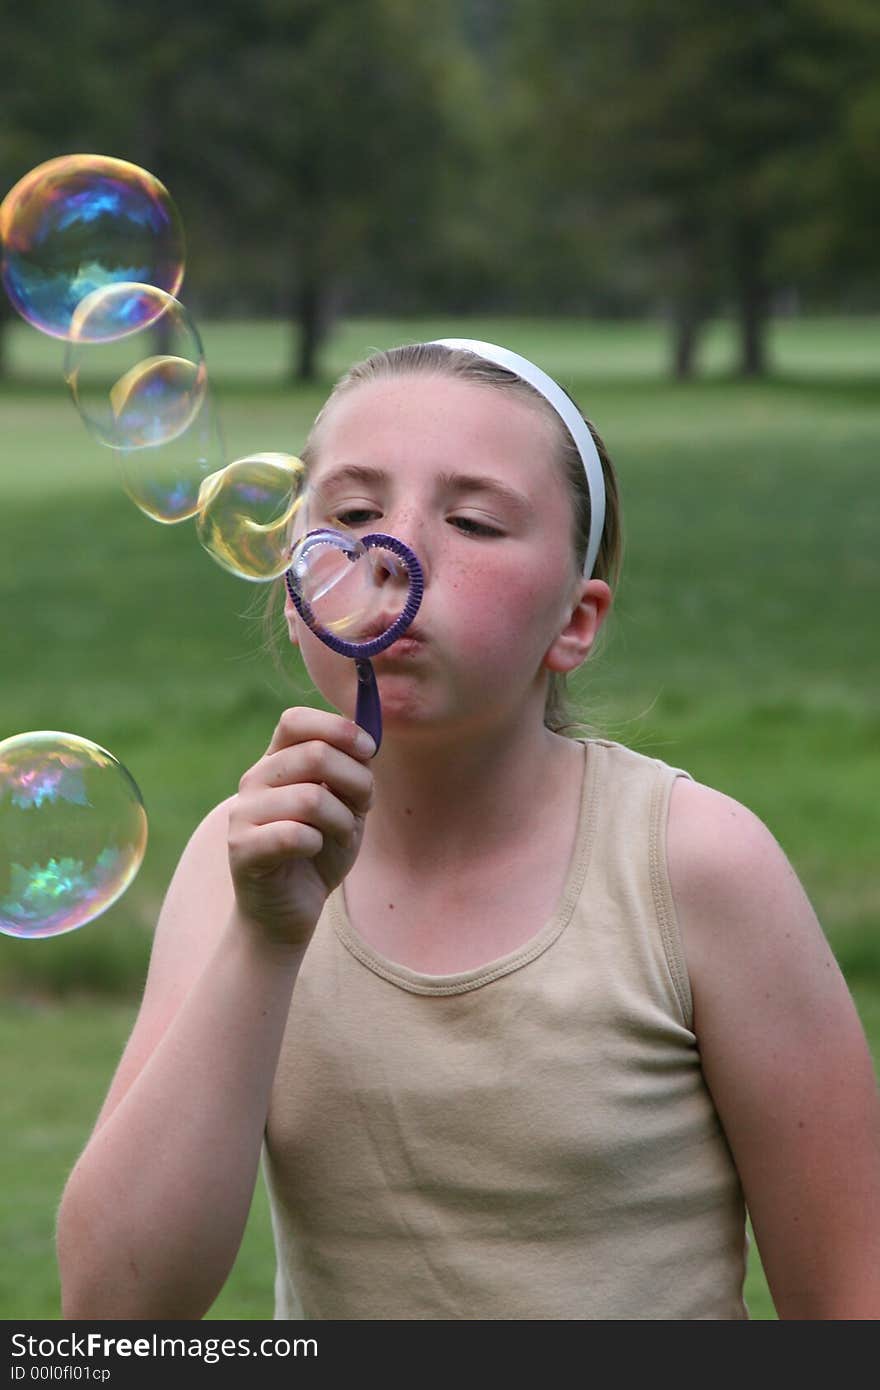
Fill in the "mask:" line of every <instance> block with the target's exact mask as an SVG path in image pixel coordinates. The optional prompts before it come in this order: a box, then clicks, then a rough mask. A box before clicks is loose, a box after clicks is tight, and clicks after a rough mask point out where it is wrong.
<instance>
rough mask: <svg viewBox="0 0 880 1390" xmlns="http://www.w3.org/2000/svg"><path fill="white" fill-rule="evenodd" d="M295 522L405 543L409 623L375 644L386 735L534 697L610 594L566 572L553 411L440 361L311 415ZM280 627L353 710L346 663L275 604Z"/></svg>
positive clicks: (361, 388)
mask: <svg viewBox="0 0 880 1390" xmlns="http://www.w3.org/2000/svg"><path fill="white" fill-rule="evenodd" d="M314 445H315V463H314V465H313V467H312V470H311V473H310V479H309V510H308V525H309V528H310V529H312V528H314V527H317V526H334V527H337V528H339V529H341V530H345V531H350V532H353V533H354V534H355V535H359V534H360V535H365V534H367V533H368V532H370V531H384V532H388V533H390V534H391V535H394V536H398V537H399V538H400V539H401V540H403V541H405V542H406V544H407V545H409V546H410V547H411V548H412V549H413V550H414V551H415V553H416V555H417V556H418V557H419V560H420V561H421V564H422V568H423V570H424V576H425V593H424V598H423V600H422V605H421V608H420V609H419V612H418V614H417V615H416V619H415V622H414V624H413V626H412V628H410V629H409V631H408V632H407V633H406V634H405V636H404V637H403V638H402V639H400V640H399V641H398V642H395V643H394V645H393V646H391V647H389V648H388V649H387V650H386V651H385V652H383V653H381V654H380V655H379V656H377V657H374V658H373V667H374V670H375V673H376V679H377V682H378V685H379V693H380V697H381V701H382V716H383V723H384V728H385V732H386V736H392V735H394V734H397V735H400V736H403V735H404V734H406V733H415V732H416V731H417V730H421V731H422V732H424V731H426V730H427V729H428V728H429V727H430V728H435V729H438V730H439V729H440V728H441V727H443V728H445V729H446V730H448V731H453V730H454V731H456V732H458V733H462V732H464V733H466V732H469V731H470V732H478V731H479V730H481V729H487V728H489V727H491V726H497V725H498V724H499V721H501V722H505V721H514V720H518V719H520V718H521V717H522V716H523V714H524V712H525V711H526V710H531V709H534V710H535V712H536V713H537V717H538V722H539V723H542V722H543V710H544V697H545V684H546V674H545V673H546V672H547V671H550V670H553V671H567V670H573V669H574V668H575V667H576V666H578V665H579V664H580V663H581V662H582V661H583V659H584V657H585V656H586V654H587V652H588V651H589V648H590V645H591V644H592V641H593V638H594V637H595V634H596V632H597V631H598V628H599V626H600V625H601V621H602V618H603V617H604V615H605V612H606V610H607V606H608V601H609V600H610V591H609V590H608V586H607V585H606V584H604V583H603V582H602V581H601V580H591V581H589V583H588V582H587V581H585V580H584V579H583V578H582V577H581V576H580V575H579V573H578V570H577V565H576V560H575V556H574V550H573V545H572V540H571V537H572V527H573V504H572V500H571V498H570V495H569V492H568V487H567V484H566V482H565V479H564V477H563V476H562V470H561V468H560V466H559V464H558V463H557V462H556V460H555V457H554V455H555V448H556V440H555V435H554V427H553V422H552V421H550V420H548V419H547V418H545V416H544V414H543V412H542V411H541V410H540V408H537V407H533V406H532V405H530V404H529V402H528V401H527V400H524V399H522V398H521V397H519V396H516V395H514V394H512V393H510V392H502V391H499V390H497V389H496V388H493V387H491V386H483V385H481V384H479V383H475V382H469V381H462V380H458V379H454V378H450V377H446V376H440V375H432V376H429V375H416V374H410V375H406V376H401V377H386V378H380V379H378V380H376V381H372V382H366V383H361V384H360V385H358V386H355V387H352V388H351V389H350V390H348V391H347V392H345V393H344V394H342V395H341V396H340V397H339V398H338V400H336V401H335V402H334V403H333V405H332V406H331V407H330V408H329V409H328V411H327V413H326V415H325V417H324V418H323V419H322V421H321V423H320V425H319V427H318V431H317V438H316V440H315V441H314ZM287 617H288V623H289V625H290V632H291V638H292V639H293V640H294V641H295V642H297V643H298V644H299V645H300V647H301V649H302V653H303V658H304V660H305V663H306V666H307V669H308V671H309V674H310V676H311V677H312V679H313V680H314V682H315V684H316V685H317V687H318V689H319V690H320V691H321V692H322V694H323V695H324V696H325V698H326V699H327V700H329V701H330V703H331V704H333V705H334V706H335V707H336V708H337V709H339V710H341V711H342V712H343V713H345V714H346V715H347V716H349V717H353V712H354V704H355V694H356V680H355V673H354V667H353V664H352V662H351V661H350V660H349V659H348V658H346V657H341V656H338V655H336V654H335V653H334V652H331V651H330V650H329V649H328V648H327V647H325V646H324V644H323V643H322V642H321V641H319V639H318V638H317V637H315V636H314V634H313V633H311V632H310V631H309V630H308V628H307V627H306V626H305V625H304V624H303V623H302V622H301V620H300V619H299V617H298V616H297V614H296V612H295V610H294V609H293V607H292V605H290V604H289V603H288V608H287Z"/></svg>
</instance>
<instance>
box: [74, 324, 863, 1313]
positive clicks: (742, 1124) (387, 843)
mask: <svg viewBox="0 0 880 1390" xmlns="http://www.w3.org/2000/svg"><path fill="white" fill-rule="evenodd" d="M306 463H307V466H308V470H309V480H310V481H309V525H310V526H321V525H325V526H334V527H339V528H343V529H345V530H348V531H354V532H356V533H358V532H360V533H363V532H364V531H365V530H382V531H386V532H391V533H393V534H395V535H397V536H399V537H400V538H401V539H402V540H404V541H405V542H406V543H407V544H408V545H410V546H411V547H412V549H413V550H414V551H415V552H416V554H417V555H418V557H419V559H420V560H421V563H422V566H423V569H424V574H425V595H424V599H423V602H422V606H421V609H420V610H419V613H418V615H417V619H416V623H415V626H414V628H413V629H411V630H410V632H409V633H408V634H407V638H406V639H405V640H403V641H400V642H398V643H395V644H394V645H393V646H392V647H390V648H389V649H388V650H387V651H386V652H385V653H384V654H382V655H381V656H379V657H377V658H375V660H374V666H375V670H376V675H377V679H378V683H379V689H380V693H381V700H382V710H383V718H384V728H385V733H384V741H383V744H382V747H381V750H380V752H379V753H378V754H377V755H376V756H375V758H374V757H373V754H374V747H373V745H372V743H371V741H370V739H369V738H368V737H366V736H365V735H364V734H363V733H362V732H361V731H360V730H359V729H358V728H357V726H356V725H355V724H354V723H353V722H352V715H353V709H354V696H355V680H354V675H353V670H352V665H351V662H350V661H348V660H347V659H345V658H342V657H339V656H337V655H335V654H334V653H333V652H331V651H329V650H327V649H326V648H325V647H324V646H323V645H322V644H321V643H320V642H319V641H318V639H317V638H315V637H314V636H313V635H312V634H311V633H310V632H309V631H308V630H307V629H306V628H305V627H304V626H303V625H302V624H301V623H300V621H299V619H298V617H297V615H296V613H295V612H294V611H293V610H292V609H291V608H290V607H288V610H287V623H288V627H289V632H290V638H291V641H293V642H295V643H298V644H299V645H300V647H301V649H302V654H303V657H304V660H305V663H306V666H307V668H308V670H309V672H310V674H311V676H312V678H313V679H314V681H315V683H316V685H317V686H318V688H319V689H320V690H321V692H322V693H323V695H324V696H325V697H326V699H327V700H328V702H329V703H331V704H332V705H333V706H334V707H335V708H336V709H337V710H339V711H341V713H339V714H335V713H329V712H327V711H324V710H320V709H310V708H296V709H289V710H287V711H286V712H285V713H284V714H283V715H282V717H281V719H280V721H279V724H278V727H277V728H276V730H275V733H274V735H273V737H272V740H271V743H270V744H269V747H268V750H267V752H266V754H265V756H264V757H263V758H262V759H261V760H260V761H259V762H258V763H257V765H256V766H255V767H253V768H251V769H250V771H248V772H247V773H246V774H245V776H244V777H243V778H242V780H241V784H240V787H239V791H238V794H237V795H236V796H234V797H232V798H230V799H229V800H228V801H226V802H224V803H223V804H222V805H221V806H219V807H217V808H216V809H215V810H214V811H212V812H211V814H210V815H208V816H207V818H206V819H205V821H204V822H203V823H202V825H201V826H200V827H199V828H198V830H197V831H196V832H195V834H194V836H193V838H192V840H191V841H190V844H189V845H188V846H187V849H186V851H185V853H184V855H183V857H182V859H181V862H180V865H179V867H178V869H177V872H176V874H175V876H174V879H173V881H172V884H171V886H170V889H169V892H168V895H167V899H166V902H165V905H164V907H163V910H162V915H161V918H160V921H159V925H158V928H157V932H156V937H155V944H154V950H153V956H152V960H151V965H150V971H149V978H148V981H147V986H146V990H145V994H144V999H143V1004H142V1007H141V1010H140V1014H139V1017H138V1020H137V1023H136V1025H135V1027H134V1030H133V1033H132V1036H131V1039H130V1041H129V1043H128V1046H127V1048H126V1051H125V1053H124V1056H123V1058H122V1061H121V1063H120V1065H119V1068H118V1071H117V1074H116V1076H115V1078H114V1080H113V1083H112V1086H111V1088H110V1091H109V1094H108V1096H107V1099H106V1101H105V1104H104V1106H103V1109H102V1111H101V1114H100V1116H99V1118H98V1122H97V1125H96V1127H95V1131H94V1133H93V1135H92V1137H91V1139H90V1141H89V1143H88V1145H87V1147H86V1149H85V1151H84V1153H83V1155H82V1157H81V1158H80V1160H79V1162H78V1164H77V1165H76V1167H75V1169H74V1171H73V1173H72V1175H71V1177H70V1180H69V1182H68V1184H67V1188H66V1191H65V1194H64V1197H63V1201H62V1205H61V1210H60V1215H59V1223H58V1248H59V1259H60V1266H61V1274H62V1286H63V1297H64V1311H65V1315H66V1316H67V1317H72V1318H79V1319H82V1318H96V1317H99V1318H100V1317H111V1318H151V1319H162V1318H199V1317H201V1316H202V1315H203V1314H204V1313H205V1312H206V1311H207V1309H208V1308H209V1307H210V1305H211V1303H212V1302H213V1300H214V1299H215V1298H216V1296H217V1294H218V1292H219V1290H220V1289H221V1287H222V1286H223V1283H224V1281H225V1279H226V1277H227V1275H228V1273H229V1270H230V1268H231V1266H232V1264H233V1261H234V1259H235V1255H236V1251H237V1249H238V1246H239V1242H240V1240H241V1236H242V1232H243V1230H244V1227H245V1222H246V1219H247V1214H248V1209H249V1206H250V1201H251V1197H252V1194H253V1190H254V1185H255V1181H256V1176H257V1166H258V1162H259V1160H260V1154H261V1150H263V1149H264V1153H265V1172H266V1178H267V1184H268V1190H269V1194H270V1201H271V1208H272V1218H273V1226H274V1231H275V1240H276V1247H277V1256H278V1266H277V1281H276V1316H277V1317H282V1318H299V1317H306V1318H333V1319H347V1318H367V1319H410V1318H412V1319H425V1318H430V1319H593V1318H602V1319H612V1318H613V1319H622V1318H641V1319H648V1318H650V1319H666V1318H743V1317H745V1316H746V1315H747V1314H746V1309H745V1307H744V1304H743V1298H742V1286H743V1275H744V1265H745V1254H746V1239H745V1209H746V1206H748V1209H749V1211H750V1214H751V1217H752V1221H753V1224H754V1228H755V1232H756V1234H757V1239H758V1242H759V1245H760V1249H761V1255H762V1259H763V1263H764V1267H765V1270H766V1274H767V1278H768V1282H769V1284H770V1288H771V1291H772V1293H773V1297H774V1299H775V1302H776V1306H777V1309H778V1312H779V1314H780V1316H781V1317H786V1318H874V1317H877V1316H878V1315H880V1276H878V1271H880V1156H878V1137H877V1136H878V1103H877V1095H876V1088H875V1083H874V1077H873V1072H872V1067H871V1062H870V1058H869V1055H868V1051H867V1047H866V1044H865V1039H864V1036H863V1033H862V1030H861V1027H860V1024H859V1022H858V1019H857V1016H856V1013H855V1009H854V1007H853V1004H852V1002H851V1000H850V997H849V994H848V991H847V988H846V985H845V983H844V981H843V979H842V977H841V975H840V972H839V970H838V969H837V966H836V964H835V961H834V958H833V956H832V954H831V951H830V950H829V948H828V945H827V944H826V941H825V939H824V937H823V934H822V931H821V929H820V927H819V925H818V923H817V921H816V918H815V915H814V913H813V911H812V909H811V906H810V904H809V902H808V900H807V898H806V896H805V894H804V891H803V889H802V887H801V885H800V884H799V882H798V880H797V878H796V876H795V874H794V872H793V870H792V868H791V866H790V865H789V863H788V861H787V860H786V858H785V856H784V854H783V853H782V851H781V849H780V847H779V846H778V844H777V843H776V841H775V840H774V838H773V836H772V835H771V834H770V832H769V831H768V830H767V829H766V828H765V826H764V825H763V824H762V823H761V822H760V821H759V820H758V819H757V818H756V817H755V816H754V815H752V814H751V812H749V811H748V810H747V809H746V808H745V807H743V806H741V805H739V804H738V803H737V802H735V801H733V800H731V799H730V798H729V797H727V796H725V795H724V794H722V793H721V792H718V791H715V790H713V789H712V788H710V787H706V786H702V785H700V784H699V783H697V782H695V781H694V780H693V779H692V778H691V777H690V776H689V774H687V773H686V772H683V771H682V770H681V769H678V768H673V767H670V766H668V765H667V764H665V763H663V762H661V761H659V760H657V759H653V758H648V757H645V756H643V755H641V754H639V753H636V752H634V751H632V750H629V749H627V748H625V747H624V746H622V745H621V744H619V743H614V742H611V741H609V740H606V739H601V738H586V739H583V740H573V739H569V738H566V737H563V736H562V735H561V734H560V732H558V730H559V728H560V725H561V722H562V721H561V717H560V713H559V698H558V697H559V689H558V687H559V684H560V682H561V680H562V679H564V676H565V675H566V673H568V672H570V671H574V670H575V669H576V668H577V667H578V666H580V665H581V663H582V662H583V661H584V660H585V659H586V658H587V656H588V654H589V653H590V651H591V649H592V647H593V645H594V643H595V641H596V638H597V636H598V634H599V632H600V629H601V627H602V624H603V622H604V620H605V618H606V616H607V613H608V610H609V606H610V602H611V586H610V583H609V581H611V583H613V582H614V581H615V578H616V569H617V564H618V560H619V550H620V537H619V517H618V506H617V492H616V486H615V480H614V475H613V472H612V469H611V465H610V463H609V462H608V460H607V458H605V456H604V451H602V449H601V445H600V444H599V441H598V440H596V439H595V438H594V436H593V435H592V434H591V432H590V431H589V430H588V429H587V427H586V426H585V424H584V422H583V420H582V418H581V417H580V416H579V415H578V414H577V412H576V410H575V409H574V407H573V405H572V403H571V402H570V401H569V399H568V397H566V396H565V395H564V393H563V392H562V391H561V390H560V388H559V387H558V386H557V385H556V384H555V383H554V382H552V381H551V380H550V379H549V378H548V377H546V376H545V375H544V374H543V373H542V372H541V371H540V370H539V369H538V368H536V367H535V366H534V365H533V364H532V363H529V362H527V361H525V360H524V359H522V358H519V357H517V356H516V355H515V354H512V353H509V352H506V351H505V350H504V349H501V348H497V347H495V346H493V345H491V344H479V343H470V342H467V341H459V340H456V341H454V342H453V343H451V344H450V343H444V344H422V345H419V346H416V347H410V348H401V349H397V350H396V351H393V352H390V353H388V354H382V353H380V354H377V355H376V356H375V357H373V358H371V359H370V360H369V361H368V362H366V363H364V364H361V365H360V366H359V367H357V368H355V369H354V370H353V371H352V372H350V373H349V374H348V375H347V376H346V377H345V378H344V379H343V380H342V382H341V383H340V384H339V385H338V386H337V388H336V390H335V391H334V393H333V394H332V395H331V397H330V400H329V402H328V404H327V405H326V406H325V408H324V410H323V411H322V412H321V414H320V416H319V417H318V420H317V421H316V424H315V427H314V429H313V431H312V434H311V436H310V439H309V441H308V446H307V450H306Z"/></svg>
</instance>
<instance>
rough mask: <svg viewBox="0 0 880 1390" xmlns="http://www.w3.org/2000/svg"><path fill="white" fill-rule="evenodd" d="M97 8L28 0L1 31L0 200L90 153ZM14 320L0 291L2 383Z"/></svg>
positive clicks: (92, 0)
mask: <svg viewBox="0 0 880 1390" xmlns="http://www.w3.org/2000/svg"><path fill="white" fill-rule="evenodd" d="M101 3H102V0H80V3H79V4H77V5H71V4H70V3H69V0H32V3H30V4H28V5H26V6H24V7H23V8H20V9H18V10H17V11H16V14H15V19H14V21H13V22H10V23H8V24H7V25H6V26H5V30H4V36H3V44H2V46H0V94H2V95H0V199H2V198H4V197H5V196H6V194H7V193H8V192H9V191H10V189H11V188H12V187H13V186H14V185H15V184H16V183H17V182H18V180H19V179H20V178H22V177H23V176H24V175H25V174H26V173H27V172H28V171H29V170H30V169H32V168H34V166H35V165H37V164H42V163H43V162H44V161H45V160H47V159H52V158H54V157H55V156H56V155H60V154H74V153H77V152H79V151H82V150H83V149H85V150H88V149H91V148H93V147H94V141H95V139H96V138H97V129H98V127H99V126H100V125H101V123H102V121H103V114H102V113H103V110H104V105H103V102H102V97H101V92H100V82H98V83H97V85H96V82H95V80H94V79H95V78H96V73H95V71H94V66H93V55H94V51H95V39H96V33H97V31H98V28H99V23H100V6H101ZM59 54H63V61H59ZM13 317H14V313H13V311H12V308H11V306H10V304H9V301H8V299H7V298H6V295H5V293H3V292H2V291H0V375H2V374H3V372H4V367H5V357H4V352H3V344H4V337H5V335H4V334H3V332H2V330H3V328H4V327H5V326H6V325H7V324H8V323H9V322H10V321H11V319H12V318H13Z"/></svg>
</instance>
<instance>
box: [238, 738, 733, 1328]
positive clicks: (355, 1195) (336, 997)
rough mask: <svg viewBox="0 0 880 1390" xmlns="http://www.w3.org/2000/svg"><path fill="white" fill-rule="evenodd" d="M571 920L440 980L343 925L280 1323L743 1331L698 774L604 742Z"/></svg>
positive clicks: (298, 1134)
mask: <svg viewBox="0 0 880 1390" xmlns="http://www.w3.org/2000/svg"><path fill="white" fill-rule="evenodd" d="M584 749H585V774H584V783H583V795H582V799H581V810H580V825H579V829H578V835H577V840H576V843H575V848H574V853H573V855H572V859H571V863H570V866H569V871H568V877H567V881H566V884H565V888H564V891H563V893H562V897H561V900H560V902H559V904H558V908H557V911H556V913H555V915H554V916H553V917H552V919H551V920H550V921H549V922H547V923H546V924H545V925H543V926H542V927H541V929H540V930H539V931H538V932H537V934H536V935H535V936H534V937H533V938H532V939H531V940H530V941H528V942H527V943H526V944H525V945H523V946H521V947H520V948H519V949H518V950H516V951H513V952H511V953H510V954H509V955H507V956H504V957H503V958H502V959H500V960H496V961H493V962H492V963H490V964H488V965H484V966H481V967H480V968H478V969H475V970H468V971H466V972H464V973H462V974H458V975H442V976H438V975H423V974H420V973H418V972H416V971H413V970H409V969H406V968H404V967H402V966H397V965H395V964H393V963H391V962H390V961H388V960H385V959H384V958H382V957H380V956H378V955H377V954H376V953H375V952H374V951H373V950H371V948H370V947H369V946H368V945H367V943H366V942H365V941H363V940H362V939H361V938H360V937H359V936H358V935H357V933H356V932H355V931H354V930H353V928H352V926H351V924H350V923H349V921H348V919H347V916H346V911H345V898H344V893H343V890H342V889H341V888H340V889H337V891H336V892H335V893H333V894H332V895H331V897H330V898H329V899H328V901H327V904H326V906H325V909H324V912H323V914H322V916H321V920H320V922H319V924H318V927H317V930H316V933H315V936H314V939H313V941H312V943H311V944H310V946H309V949H308V952H307V954H306V957H305V960H304V962H303V966H302V970H301V972H300V976H299V979H298V980H297V984H296V988H295V990H294V997H293V1003H292V1005H291V1010H290V1017H289V1020H288V1026H287V1030H286V1033H285V1037H284V1042H283V1045H282V1050H281V1057H280V1061H279V1064H278V1070H277V1073H276V1077H275V1083H274V1088H273V1091H272V1097H271V1105H270V1111H269V1118H268V1123H267V1129H266V1143H265V1148H264V1171H265V1175H266V1180H267V1186H268V1191H269V1197H270V1205H271V1211H272V1222H273V1227H274V1233H275V1243H276V1250H277V1257H278V1269H277V1278H276V1307H275V1316H276V1317H277V1318H322V1319H323V1318H329V1319H351V1318H354V1319H377V1320H388V1319H392V1320H399V1319H411V1318H412V1319H415V1318H418V1319H446V1320H449V1319H455V1320H457V1319H505V1320H519V1319H556V1320H560V1319H592V1318H598V1319H637V1318H641V1319H666V1318H687V1319H690V1318H744V1317H747V1312H746V1309H745V1305H744V1302H743V1296H742V1287H743V1278H744V1274H745V1259H746V1237H745V1212H744V1205H743V1197H742V1192H741V1189H740V1184H739V1180H738V1177H737V1173H736V1170H735V1168H734V1164H733V1160H732V1157H731V1154H730V1150H729V1148H728V1145H727V1143H726V1140H725V1137H724V1134H723V1132H722V1129H721V1125H720V1123H719V1119H718V1115H717V1112H716V1110H715V1107H714V1105H713V1103H712V1099H711V1096H710V1095H709V1092H708V1090H707V1088H706V1085H705V1082H704V1080H703V1075H702V1072H701V1069H700V1058H699V1052H698V1049H697V1042H696V1038H695V1036H694V1033H693V1031H692V1011H691V995H690V987H689V983H688V975H687V969H686V966H685V961H684V955H683V951H682V946H681V942H680V939H679V935H678V929H677V925H676V921H675V912H674V906H673V901H672V895H671V892H670V887H669V880H668V875H667V869H666V820H667V813H668V807H669V796H670V792H671V790H672V785H673V782H674V780H675V778H676V777H677V776H685V777H687V776H689V775H690V774H688V773H686V772H682V771H681V770H680V769H677V768H673V767H670V766H668V765H667V764H666V763H664V762H661V761H660V760H658V759H654V758H648V757H646V756H644V755H643V754H640V753H636V752H634V751H633V750H631V749H628V748H625V747H624V746H623V745H621V744H618V743H613V742H611V741H609V740H605V739H588V740H585V741H584Z"/></svg>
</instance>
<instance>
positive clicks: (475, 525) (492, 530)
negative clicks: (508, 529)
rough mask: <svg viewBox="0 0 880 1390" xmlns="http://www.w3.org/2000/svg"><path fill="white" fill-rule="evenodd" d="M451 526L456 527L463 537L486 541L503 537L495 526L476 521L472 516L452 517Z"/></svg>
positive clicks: (501, 532)
mask: <svg viewBox="0 0 880 1390" xmlns="http://www.w3.org/2000/svg"><path fill="white" fill-rule="evenodd" d="M450 520H451V522H452V525H453V526H455V527H457V528H458V529H459V530H460V531H461V532H462V534H463V535H465V536H484V537H486V539H487V540H488V539H494V538H496V537H500V536H503V535H504V532H503V531H501V530H499V529H498V527H497V526H490V525H489V524H488V522H485V521H477V520H476V518H475V517H472V516H453V517H451V518H450Z"/></svg>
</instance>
